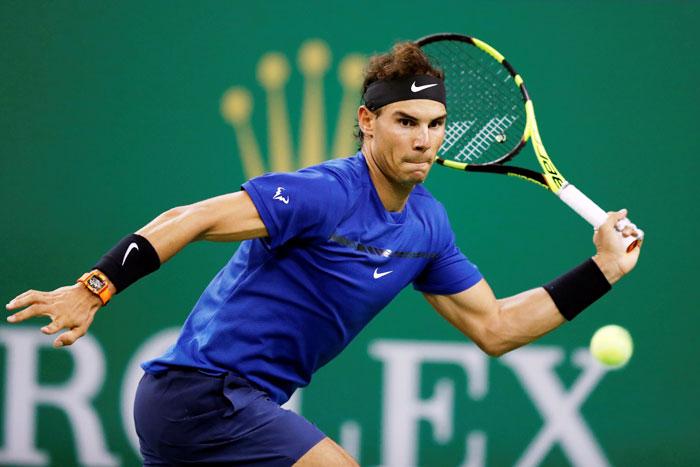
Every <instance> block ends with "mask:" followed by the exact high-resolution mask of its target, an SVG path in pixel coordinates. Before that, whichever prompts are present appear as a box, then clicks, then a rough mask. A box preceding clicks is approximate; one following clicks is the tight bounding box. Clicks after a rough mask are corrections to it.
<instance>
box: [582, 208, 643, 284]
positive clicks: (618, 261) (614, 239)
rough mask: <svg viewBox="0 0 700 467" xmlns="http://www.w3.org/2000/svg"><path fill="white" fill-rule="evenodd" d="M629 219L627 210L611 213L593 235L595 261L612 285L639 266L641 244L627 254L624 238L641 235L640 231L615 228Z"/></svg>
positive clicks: (626, 227)
mask: <svg viewBox="0 0 700 467" xmlns="http://www.w3.org/2000/svg"><path fill="white" fill-rule="evenodd" d="M626 217H627V209H621V210H620V211H617V212H609V213H608V219H607V220H606V221H605V223H604V224H603V225H601V226H600V228H598V229H597V230H596V231H595V233H594V234H593V243H594V244H595V247H596V255H595V256H594V257H593V260H594V261H595V262H596V264H598V267H599V268H600V269H601V271H603V274H605V277H607V279H608V282H610V284H614V283H615V282H617V281H618V280H619V279H620V278H621V277H622V276H624V275H625V274H627V273H629V272H630V271H631V270H632V269H634V267H635V266H636V264H637V260H638V259H639V252H640V249H641V243H640V245H638V246H637V247H635V248H634V249H633V250H632V251H630V252H627V249H626V248H625V245H624V242H623V241H622V238H623V237H629V236H634V237H637V236H638V235H639V231H637V229H635V228H634V227H633V226H632V225H626V226H625V227H624V228H623V229H622V231H618V230H617V229H616V228H615V226H616V225H617V223H618V222H619V221H621V220H623V219H625V218H626ZM620 234H622V235H620Z"/></svg>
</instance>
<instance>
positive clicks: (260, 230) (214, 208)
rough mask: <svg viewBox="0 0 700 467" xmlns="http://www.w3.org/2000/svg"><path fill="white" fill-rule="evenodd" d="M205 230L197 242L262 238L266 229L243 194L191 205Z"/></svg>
mask: <svg viewBox="0 0 700 467" xmlns="http://www.w3.org/2000/svg"><path fill="white" fill-rule="evenodd" d="M192 208H193V209H195V210H196V211H197V216H199V217H200V222H202V223H203V225H204V226H205V228H204V229H203V231H202V234H201V235H200V237H199V238H200V239H202V240H209V241H213V242H236V241H241V240H248V239H251V238H258V237H266V236H267V229H266V228H265V224H264V223H263V221H262V219H261V218H260V214H259V213H258V210H257V208H256V207H255V204H253V201H252V200H251V199H250V196H249V195H248V193H246V192H245V191H238V192H236V193H229V194H227V195H222V196H217V197H215V198H210V199H207V200H204V201H200V202H199V203H196V204H194V205H192Z"/></svg>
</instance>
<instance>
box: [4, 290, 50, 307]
mask: <svg viewBox="0 0 700 467" xmlns="http://www.w3.org/2000/svg"><path fill="white" fill-rule="evenodd" d="M45 295H46V292H39V291H38V290H27V291H26V292H24V293H22V294H19V295H17V296H16V297H15V298H13V299H12V300H10V303H8V304H7V305H5V308H7V309H8V310H16V309H17V308H23V307H25V306H29V305H32V304H34V303H42V302H43V301H44V300H43V299H44V297H45Z"/></svg>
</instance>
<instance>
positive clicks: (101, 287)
mask: <svg viewBox="0 0 700 467" xmlns="http://www.w3.org/2000/svg"><path fill="white" fill-rule="evenodd" d="M77 282H80V283H81V284H83V285H84V286H85V288H87V289H88V290H89V291H90V292H92V293H94V294H95V295H97V296H98V297H100V300H102V305H106V304H107V302H108V301H109V300H110V299H111V298H112V292H110V291H109V284H108V282H107V276H105V275H104V274H102V273H101V272H100V271H91V272H86V273H85V274H83V275H82V276H80V279H78V281H77Z"/></svg>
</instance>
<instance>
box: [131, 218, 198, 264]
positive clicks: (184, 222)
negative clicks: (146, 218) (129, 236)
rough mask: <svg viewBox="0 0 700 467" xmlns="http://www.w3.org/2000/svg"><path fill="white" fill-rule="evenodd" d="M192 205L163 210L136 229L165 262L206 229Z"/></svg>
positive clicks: (162, 261) (161, 260)
mask: <svg viewBox="0 0 700 467" xmlns="http://www.w3.org/2000/svg"><path fill="white" fill-rule="evenodd" d="M199 210H201V209H199V208H197V207H196V205H194V206H180V207H176V208H173V209H170V210H168V211H165V212H164V213H162V214H161V215H159V216H158V217H156V218H155V219H153V220H152V221H151V222H149V223H148V224H146V225H145V226H143V227H142V228H140V229H139V230H137V231H136V234H138V235H141V236H142V237H144V238H145V239H146V240H148V241H149V242H150V243H151V245H153V248H154V249H155V250H156V253H158V257H159V258H160V262H161V264H162V263H165V262H166V261H168V260H169V259H170V258H172V257H173V256H175V255H176V254H177V253H178V252H179V251H180V250H182V249H183V248H184V247H185V246H187V244H189V243H191V242H193V241H195V240H197V239H198V238H199V237H200V236H201V235H202V234H203V232H204V231H205V230H206V228H207V225H206V224H205V222H204V221H205V218H204V216H202V215H201V213H199V212H198V211H199Z"/></svg>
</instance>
